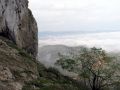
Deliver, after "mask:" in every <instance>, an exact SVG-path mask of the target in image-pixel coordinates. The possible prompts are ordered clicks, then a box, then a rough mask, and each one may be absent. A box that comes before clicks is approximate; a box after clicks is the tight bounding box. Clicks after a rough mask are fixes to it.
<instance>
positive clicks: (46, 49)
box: [38, 45, 83, 67]
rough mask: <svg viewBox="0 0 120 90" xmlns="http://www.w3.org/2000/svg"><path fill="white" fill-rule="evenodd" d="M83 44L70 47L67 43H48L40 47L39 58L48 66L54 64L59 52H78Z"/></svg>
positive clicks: (67, 53) (65, 53) (66, 53)
mask: <svg viewBox="0 0 120 90" xmlns="http://www.w3.org/2000/svg"><path fill="white" fill-rule="evenodd" d="M82 47H83V46H78V47H69V46H65V45H47V46H43V47H40V48H39V51H38V52H39V53H38V59H39V61H40V62H41V63H43V64H45V66H47V67H51V66H54V63H55V62H56V60H57V59H59V55H58V53H61V54H63V55H69V54H70V53H78V52H79V51H80V50H81V48H82Z"/></svg>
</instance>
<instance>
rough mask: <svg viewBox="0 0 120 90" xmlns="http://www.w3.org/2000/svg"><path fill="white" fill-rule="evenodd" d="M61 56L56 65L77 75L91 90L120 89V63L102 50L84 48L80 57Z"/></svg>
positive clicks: (72, 55)
mask: <svg viewBox="0 0 120 90" xmlns="http://www.w3.org/2000/svg"><path fill="white" fill-rule="evenodd" d="M59 56H60V58H59V60H58V61H57V62H56V64H57V65H59V66H61V67H62V68H63V69H66V70H68V71H70V72H74V73H77V74H78V78H79V81H82V82H83V84H84V85H85V86H86V87H88V88H89V89H90V90H111V89H112V90H119V89H120V88H119V86H120V63H118V62H117V61H116V59H115V58H114V57H110V56H109V55H108V54H107V53H106V52H105V51H104V50H102V49H101V48H100V49H99V48H95V47H94V48H91V49H87V48H83V49H82V51H81V52H80V54H79V55H75V54H71V55H70V56H64V55H61V54H60V55H59Z"/></svg>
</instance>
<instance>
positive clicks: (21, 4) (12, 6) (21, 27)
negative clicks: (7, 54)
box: [0, 0, 38, 56]
mask: <svg viewBox="0 0 120 90" xmlns="http://www.w3.org/2000/svg"><path fill="white" fill-rule="evenodd" d="M37 31H38V30H37V24H36V21H35V19H34V17H33V15H32V13H31V11H30V10H29V9H28V0H0V35H1V36H4V37H7V38H8V39H10V40H12V41H13V42H14V43H16V44H17V46H18V47H20V48H22V49H24V50H26V51H27V52H28V53H30V54H31V55H33V56H36V54H37V42H38V41H37Z"/></svg>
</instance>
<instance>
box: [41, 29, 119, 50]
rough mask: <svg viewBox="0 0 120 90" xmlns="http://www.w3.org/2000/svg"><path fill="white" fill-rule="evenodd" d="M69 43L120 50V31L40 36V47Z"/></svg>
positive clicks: (71, 44)
mask: <svg viewBox="0 0 120 90" xmlns="http://www.w3.org/2000/svg"><path fill="white" fill-rule="evenodd" d="M57 44H58V45H59V44H60V45H61V44H62V45H67V46H73V47H74V46H81V45H82V46H87V47H93V46H96V47H101V48H103V49H105V50H107V51H115V52H119V51H120V31H117V32H101V33H83V34H79V33H78V34H69V33H68V34H64V33H63V34H56V35H53V36H52V35H48V36H47V37H40V39H39V47H42V46H44V45H57Z"/></svg>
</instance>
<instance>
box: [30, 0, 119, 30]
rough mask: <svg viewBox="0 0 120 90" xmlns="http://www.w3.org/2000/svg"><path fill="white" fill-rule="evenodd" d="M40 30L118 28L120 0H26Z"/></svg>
mask: <svg viewBox="0 0 120 90" xmlns="http://www.w3.org/2000/svg"><path fill="white" fill-rule="evenodd" d="M29 1H30V8H31V9H32V11H33V13H34V15H35V17H36V19H37V21H38V26H39V30H40V31H41V32H45V31H50V32H51V31H55V32H61V31H64V32H65V31H72V32H73V31H114V30H120V0H29Z"/></svg>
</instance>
